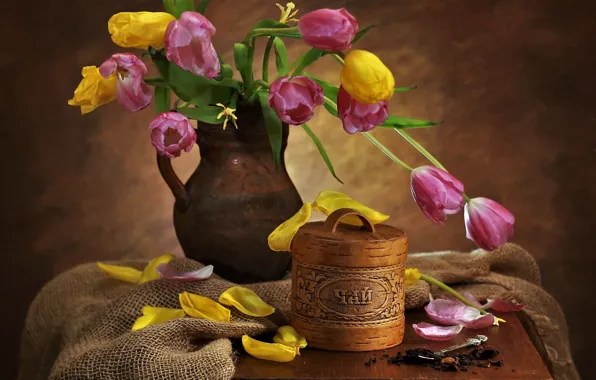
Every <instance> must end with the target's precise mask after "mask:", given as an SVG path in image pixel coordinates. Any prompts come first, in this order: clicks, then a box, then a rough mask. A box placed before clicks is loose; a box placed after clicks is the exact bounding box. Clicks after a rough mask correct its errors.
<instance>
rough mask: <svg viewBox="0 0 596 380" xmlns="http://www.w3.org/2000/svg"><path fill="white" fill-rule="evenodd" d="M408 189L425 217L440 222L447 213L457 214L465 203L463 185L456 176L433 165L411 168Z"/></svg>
mask: <svg viewBox="0 0 596 380" xmlns="http://www.w3.org/2000/svg"><path fill="white" fill-rule="evenodd" d="M410 178H411V179H410V190H411V191H412V196H413V197H414V200H415V201H416V203H417V204H418V206H419V207H420V209H421V210H422V212H423V213H424V215H426V217H427V218H429V219H430V220H432V221H433V222H435V223H438V224H442V223H443V222H444V221H445V218H446V217H447V215H450V214H457V213H458V212H459V211H460V210H461V209H462V207H463V206H464V204H465V200H464V197H463V192H464V185H463V183H461V182H460V181H459V180H458V179H457V178H455V177H454V176H452V175H451V174H449V173H447V172H446V171H444V170H441V169H439V168H437V167H435V166H428V165H425V166H420V167H417V168H416V169H414V170H412V174H411V177H410Z"/></svg>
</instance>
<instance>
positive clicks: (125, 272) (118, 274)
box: [97, 262, 143, 284]
mask: <svg viewBox="0 0 596 380" xmlns="http://www.w3.org/2000/svg"><path fill="white" fill-rule="evenodd" d="M97 266H98V267H99V269H101V270H102V271H104V272H105V273H106V274H107V275H109V276H110V277H112V278H115V279H117V280H120V281H124V282H129V283H131V284H138V283H139V281H140V280H141V277H142V275H143V273H142V272H141V271H140V270H138V269H134V268H131V267H123V266H120V265H107V264H102V263H100V262H98V263H97Z"/></svg>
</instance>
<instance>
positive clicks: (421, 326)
mask: <svg viewBox="0 0 596 380" xmlns="http://www.w3.org/2000/svg"><path fill="white" fill-rule="evenodd" d="M412 327H413V328H414V331H416V334H418V335H420V336H421V337H423V338H424V339H429V340H435V341H445V340H450V339H452V338H453V337H454V336H456V335H457V334H459V333H460V332H461V330H462V329H463V326H462V325H456V326H437V325H433V324H430V323H426V322H420V323H418V324H413V325H412Z"/></svg>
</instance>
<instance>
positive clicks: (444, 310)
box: [424, 299, 495, 329]
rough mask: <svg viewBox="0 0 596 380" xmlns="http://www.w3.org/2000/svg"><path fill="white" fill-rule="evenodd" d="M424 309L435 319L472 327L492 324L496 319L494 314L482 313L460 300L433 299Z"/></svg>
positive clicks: (447, 323)
mask: <svg viewBox="0 0 596 380" xmlns="http://www.w3.org/2000/svg"><path fill="white" fill-rule="evenodd" d="M424 310H426V314H427V315H428V317H429V318H430V319H432V320H433V321H436V322H440V323H443V324H445V325H464V326H465V327H467V328H471V329H481V328H484V327H488V326H491V325H492V324H493V323H494V319H495V318H494V316H493V315H492V314H481V313H480V311H479V310H477V309H475V308H473V307H470V306H467V305H464V304H463V303H462V302H460V301H458V300H445V299H436V300H432V301H431V302H429V303H428V305H426V306H425V308H424Z"/></svg>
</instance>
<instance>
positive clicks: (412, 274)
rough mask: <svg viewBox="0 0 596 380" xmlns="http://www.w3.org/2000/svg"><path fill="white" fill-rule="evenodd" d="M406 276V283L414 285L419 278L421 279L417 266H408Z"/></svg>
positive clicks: (406, 284)
mask: <svg viewBox="0 0 596 380" xmlns="http://www.w3.org/2000/svg"><path fill="white" fill-rule="evenodd" d="M404 277H405V281H404V285H405V286H412V285H414V284H415V283H416V282H418V280H420V271H419V270H418V269H416V268H406V273H405V276H404Z"/></svg>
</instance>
